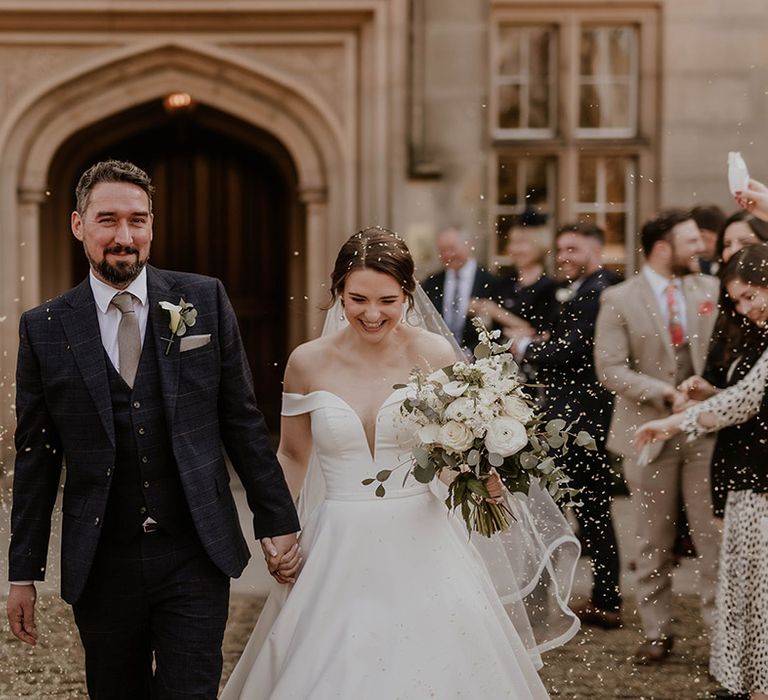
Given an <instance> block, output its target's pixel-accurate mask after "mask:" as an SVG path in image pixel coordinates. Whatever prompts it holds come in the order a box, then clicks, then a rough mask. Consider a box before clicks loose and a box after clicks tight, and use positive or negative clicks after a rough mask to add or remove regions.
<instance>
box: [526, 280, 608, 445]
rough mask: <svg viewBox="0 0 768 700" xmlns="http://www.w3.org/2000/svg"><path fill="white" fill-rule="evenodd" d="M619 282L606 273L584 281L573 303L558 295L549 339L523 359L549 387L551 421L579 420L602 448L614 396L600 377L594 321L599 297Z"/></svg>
mask: <svg viewBox="0 0 768 700" xmlns="http://www.w3.org/2000/svg"><path fill="white" fill-rule="evenodd" d="M619 281H620V279H619V277H618V276H617V275H615V274H614V273H612V272H610V271H608V270H602V269H601V270H598V271H597V272H594V273H592V274H591V275H589V276H588V277H586V279H584V281H583V282H582V283H581V286H580V287H579V288H578V290H577V291H576V294H575V295H574V296H573V298H572V299H570V300H567V301H557V293H556V294H555V299H556V303H555V304H554V307H553V315H552V317H551V318H550V320H549V322H548V325H549V328H550V335H549V338H548V339H547V340H543V341H539V342H532V343H531V344H530V345H528V347H527V348H526V351H525V358H524V359H525V361H526V362H530V363H531V364H533V365H534V366H535V367H536V368H537V370H538V372H537V375H536V378H537V381H540V382H541V383H542V384H544V385H545V388H544V400H545V404H546V410H547V414H548V415H549V417H561V418H563V419H565V420H567V421H571V420H575V419H577V418H578V426H577V427H578V429H580V430H587V431H588V432H589V433H590V434H591V435H592V437H593V438H595V440H597V442H598V444H600V443H604V441H605V437H606V434H607V431H608V426H609V423H610V419H611V412H612V410H613V396H612V395H611V394H610V392H608V391H607V390H606V389H604V388H603V387H602V386H601V385H600V384H599V382H598V381H597V376H596V374H595V363H594V359H593V357H592V348H593V345H594V340H595V322H596V321H597V314H598V311H599V310H600V294H601V293H602V291H603V290H604V289H605V288H606V287H608V286H610V285H612V284H616V283H617V282H619ZM562 288H565V287H562Z"/></svg>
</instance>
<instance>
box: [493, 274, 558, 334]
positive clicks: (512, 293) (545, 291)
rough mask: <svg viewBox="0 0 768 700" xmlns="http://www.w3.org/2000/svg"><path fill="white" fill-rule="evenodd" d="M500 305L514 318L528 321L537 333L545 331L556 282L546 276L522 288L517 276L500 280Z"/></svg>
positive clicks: (549, 317) (551, 307)
mask: <svg viewBox="0 0 768 700" xmlns="http://www.w3.org/2000/svg"><path fill="white" fill-rule="evenodd" d="M500 289H501V305H502V306H503V307H504V308H505V309H506V310H507V311H509V312H510V313H511V314H514V315H515V316H519V317H520V318H522V319H523V320H524V321H528V323H530V324H531V325H532V326H533V327H534V328H535V329H536V332H537V333H541V332H542V331H544V330H547V327H548V325H549V323H550V321H551V319H552V311H553V309H554V308H555V304H556V302H555V290H556V289H557V282H555V280H553V279H552V278H551V277H549V276H548V275H547V274H543V275H541V277H539V279H537V280H536V281H535V282H534V283H533V284H530V285H528V286H527V287H523V286H522V285H521V284H520V282H519V280H518V277H517V274H514V273H513V274H512V275H510V277H509V278H507V279H505V280H501V283H500Z"/></svg>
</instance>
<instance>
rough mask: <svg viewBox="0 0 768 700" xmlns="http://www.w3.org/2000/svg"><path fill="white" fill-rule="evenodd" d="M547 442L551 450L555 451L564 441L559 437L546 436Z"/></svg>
mask: <svg viewBox="0 0 768 700" xmlns="http://www.w3.org/2000/svg"><path fill="white" fill-rule="evenodd" d="M547 442H548V443H549V446H550V447H551V448H552V449H555V450H556V449H557V448H558V447H562V446H563V443H564V442H565V441H564V440H563V438H561V437H560V436H559V435H547Z"/></svg>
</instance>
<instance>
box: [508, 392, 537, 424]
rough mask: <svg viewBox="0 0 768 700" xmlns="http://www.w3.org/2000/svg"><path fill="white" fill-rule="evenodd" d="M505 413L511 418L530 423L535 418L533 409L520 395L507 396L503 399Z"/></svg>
mask: <svg viewBox="0 0 768 700" xmlns="http://www.w3.org/2000/svg"><path fill="white" fill-rule="evenodd" d="M502 402H503V404H504V413H505V414H506V415H507V416H509V417H510V418H514V419H515V420H518V421H520V422H521V423H528V422H530V421H531V420H532V419H533V409H532V408H531V407H530V406H529V405H528V404H527V403H526V402H525V401H523V399H521V398H520V397H519V396H515V395H512V396H505V397H504V398H503V400H502Z"/></svg>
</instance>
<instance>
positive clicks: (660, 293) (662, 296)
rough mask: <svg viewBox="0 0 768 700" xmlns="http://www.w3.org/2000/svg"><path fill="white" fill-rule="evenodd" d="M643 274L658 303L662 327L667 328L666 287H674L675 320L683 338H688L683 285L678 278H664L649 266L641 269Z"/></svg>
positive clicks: (667, 306)
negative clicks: (678, 322) (676, 319)
mask: <svg viewBox="0 0 768 700" xmlns="http://www.w3.org/2000/svg"><path fill="white" fill-rule="evenodd" d="M643 274H644V275H645V277H646V279H647V280H648V283H649V284H650V285H651V289H652V290H653V294H654V296H655V297H656V301H657V302H658V303H659V310H660V311H661V320H662V321H663V323H664V327H665V328H668V327H669V304H667V287H669V285H670V283H671V284H673V285H674V287H675V306H676V307H677V318H678V320H679V321H680V325H681V326H682V328H683V337H684V338H686V339H687V338H688V320H687V316H686V313H685V295H684V294H683V283H682V280H681V279H680V278H679V277H671V278H670V277H664V275H660V274H659V273H658V272H656V270H654V269H653V268H652V267H651V266H650V265H645V266H644V267H643Z"/></svg>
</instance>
